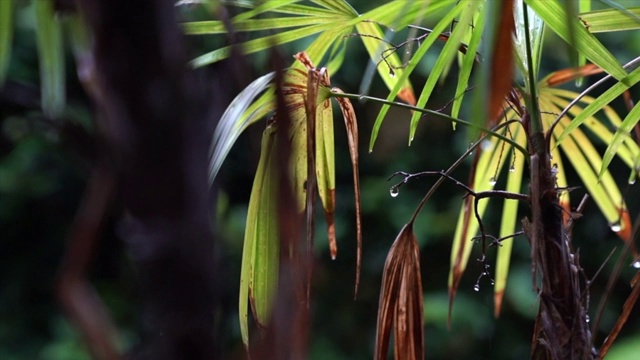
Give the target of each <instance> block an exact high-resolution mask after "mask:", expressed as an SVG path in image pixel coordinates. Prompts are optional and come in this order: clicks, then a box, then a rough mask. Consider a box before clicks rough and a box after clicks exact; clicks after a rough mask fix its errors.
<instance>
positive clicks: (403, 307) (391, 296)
mask: <svg viewBox="0 0 640 360" xmlns="http://www.w3.org/2000/svg"><path fill="white" fill-rule="evenodd" d="M423 304H424V303H423V295H422V279H421V275H420V249H419V247H418V242H417V241H416V237H415V235H414V234H413V223H409V224H407V225H405V226H404V227H403V228H402V230H401V231H400V234H398V237H397V238H396V240H395V241H394V243H393V245H392V246H391V250H389V255H388V256H387V261H386V262H385V265H384V274H383V277H382V289H381V291H380V303H379V304H378V325H377V334H376V349H375V355H374V359H376V360H383V359H386V358H387V353H388V350H389V339H390V336H391V326H392V325H393V327H394V342H395V350H394V354H395V359H396V360H398V359H423V358H424V328H423V318H424V308H423V307H424V305H423Z"/></svg>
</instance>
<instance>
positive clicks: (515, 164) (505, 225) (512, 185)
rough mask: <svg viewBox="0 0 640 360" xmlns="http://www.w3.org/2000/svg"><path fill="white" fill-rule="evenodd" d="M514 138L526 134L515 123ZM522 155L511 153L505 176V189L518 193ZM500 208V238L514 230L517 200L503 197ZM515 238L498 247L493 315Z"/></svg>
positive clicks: (497, 311)
mask: <svg viewBox="0 0 640 360" xmlns="http://www.w3.org/2000/svg"><path fill="white" fill-rule="evenodd" d="M509 128H510V129H512V130H511V131H512V133H513V136H514V138H515V140H516V141H517V142H518V143H520V144H523V145H524V144H525V143H526V141H527V139H526V134H525V133H524V130H523V129H522V127H521V126H519V125H518V124H515V126H510V127H509ZM524 160H525V159H524V156H522V155H521V154H516V153H512V154H511V160H510V164H509V174H508V176H507V185H506V187H505V190H506V191H509V192H513V193H519V192H520V191H522V176H523V173H524V171H523V169H524V166H525V161H524ZM503 204H504V205H503V208H502V220H501V222H500V233H499V236H500V238H503V237H505V236H509V235H512V234H513V233H515V231H516V223H517V221H518V201H516V200H510V199H504V201H503ZM514 241H516V239H506V240H503V241H502V242H501V243H500V245H501V246H499V247H498V254H497V256H496V273H495V285H494V288H493V294H494V295H493V302H494V316H495V317H498V316H499V315H500V311H501V309H502V299H503V297H504V289H505V288H506V286H507V278H508V275H509V263H510V261H511V250H512V248H513V242H514Z"/></svg>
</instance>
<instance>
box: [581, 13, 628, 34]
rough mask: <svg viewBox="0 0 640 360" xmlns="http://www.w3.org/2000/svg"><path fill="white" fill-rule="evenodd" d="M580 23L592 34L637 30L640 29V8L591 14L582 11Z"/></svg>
mask: <svg viewBox="0 0 640 360" xmlns="http://www.w3.org/2000/svg"><path fill="white" fill-rule="evenodd" d="M578 18H579V19H580V21H582V23H583V24H584V26H585V27H586V28H587V30H589V32H591V33H600V32H611V31H625V30H636V29H639V28H640V8H637V7H636V8H629V9H626V11H620V10H619V9H603V10H595V11H591V12H586V13H585V12H583V11H582V10H581V14H580V16H578Z"/></svg>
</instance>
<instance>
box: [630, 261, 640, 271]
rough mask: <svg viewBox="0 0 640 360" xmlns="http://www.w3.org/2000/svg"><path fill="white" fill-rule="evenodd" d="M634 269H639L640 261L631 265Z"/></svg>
mask: <svg viewBox="0 0 640 360" xmlns="http://www.w3.org/2000/svg"><path fill="white" fill-rule="evenodd" d="M631 266H632V267H633V268H634V269H640V260H636V261H634V262H633V264H631Z"/></svg>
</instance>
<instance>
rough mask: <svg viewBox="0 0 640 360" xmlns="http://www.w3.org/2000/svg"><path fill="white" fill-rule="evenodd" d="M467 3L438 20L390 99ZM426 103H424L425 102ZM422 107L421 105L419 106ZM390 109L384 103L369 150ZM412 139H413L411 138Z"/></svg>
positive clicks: (399, 78)
mask: <svg viewBox="0 0 640 360" xmlns="http://www.w3.org/2000/svg"><path fill="white" fill-rule="evenodd" d="M464 5H465V4H463V3H460V4H458V5H456V7H455V8H454V9H453V10H451V11H449V12H447V13H446V14H445V15H444V16H443V17H442V18H441V19H440V21H439V22H438V24H437V25H436V26H435V27H434V28H433V29H432V31H431V33H430V34H429V35H428V36H427V37H426V38H425V39H424V40H423V41H422V43H421V44H420V47H419V48H418V50H417V51H416V53H415V54H414V55H413V57H412V58H411V60H410V61H409V63H408V64H407V66H406V68H405V69H404V73H403V74H402V75H400V76H398V82H397V83H396V86H395V87H394V88H393V89H392V90H391V92H390V93H389V96H388V97H387V100H388V101H392V100H393V99H395V97H396V96H397V95H398V92H399V91H400V89H401V87H402V84H404V82H405V81H406V80H407V79H408V78H409V75H410V74H411V73H412V72H413V70H414V69H415V68H416V66H417V65H418V63H419V62H420V60H421V59H422V58H423V57H424V55H425V54H426V52H427V50H428V49H429V48H430V47H431V45H433V43H434V42H435V41H436V40H437V39H438V38H439V35H440V33H442V32H444V31H445V29H446V28H447V27H448V26H449V25H450V24H451V22H452V21H453V20H454V19H455V18H456V16H458V14H459V13H460V11H462V8H463V7H464ZM423 105H424V104H423ZM418 107H420V106H418ZM388 111H389V105H384V106H382V108H381V109H380V112H379V113H378V116H377V117H376V120H375V123H374V124H373V128H372V129H371V140H370V141H369V151H370V152H371V151H373V145H374V144H375V141H376V138H377V137H378V132H379V131H380V127H381V126H382V121H383V120H384V118H385V116H386V115H387V112H388ZM409 140H410V141H411V139H409Z"/></svg>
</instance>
